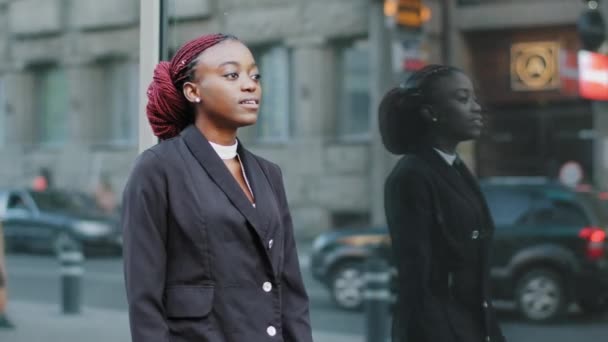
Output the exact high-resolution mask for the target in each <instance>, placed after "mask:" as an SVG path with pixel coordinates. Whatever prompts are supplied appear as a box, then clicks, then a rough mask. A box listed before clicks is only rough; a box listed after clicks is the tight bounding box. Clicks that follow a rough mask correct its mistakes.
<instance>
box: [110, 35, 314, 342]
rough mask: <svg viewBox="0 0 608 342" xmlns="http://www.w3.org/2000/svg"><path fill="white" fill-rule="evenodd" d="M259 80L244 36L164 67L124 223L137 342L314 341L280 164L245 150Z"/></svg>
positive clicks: (207, 45) (200, 45) (209, 43)
mask: <svg viewBox="0 0 608 342" xmlns="http://www.w3.org/2000/svg"><path fill="white" fill-rule="evenodd" d="M261 91H262V90H261V86H260V75H259V72H258V67H257V66H256V64H255V61H254V58H253V56H252V54H251V52H250V51H249V49H248V48H247V47H246V46H245V45H244V44H243V43H242V42H241V41H239V40H238V39H237V38H235V37H233V36H229V35H223V34H213V35H205V36H202V37H200V38H197V39H195V40H192V41H190V42H188V43H186V44H185V45H184V46H182V47H181V48H180V49H179V50H178V51H177V53H176V54H175V56H174V57H173V58H172V59H171V61H170V62H161V63H159V64H158V66H157V67H156V70H155V72H154V79H153V82H152V84H151V85H150V87H149V88H148V100H149V102H148V107H147V114H148V119H149V121H150V124H151V126H152V130H153V131H154V133H155V135H156V136H158V137H159V138H160V139H161V140H162V141H161V142H160V143H159V144H157V145H156V146H154V147H152V148H150V149H148V150H147V151H145V152H143V153H142V155H140V156H139V158H138V159H137V161H136V163H135V166H134V169H133V171H132V173H131V176H130V178H129V180H128V182H127V185H126V188H125V190H124V198H123V209H122V225H123V229H124V258H125V261H124V262H125V277H126V288H127V297H128V303H129V314H130V320H131V334H132V340H133V342H155V341H159V342H160V341H167V342H168V341H170V340H171V341H178V340H179V341H184V342H186V341H192V342H194V341H226V342H230V341H234V342H237V341H243V342H245V341H247V342H249V341H266V340H268V341H271V340H273V339H277V341H298V342H308V341H312V337H311V328H310V323H309V308H308V307H309V305H308V297H307V294H306V291H305V289H304V285H303V281H302V277H301V274H300V268H299V263H298V256H297V252H296V246H295V240H294V233H293V227H292V221H291V217H290V213H289V208H288V206H287V200H286V196H285V190H284V187H283V181H282V176H281V171H280V169H279V167H278V166H277V165H275V164H273V163H271V162H269V161H266V160H264V159H262V158H260V157H258V156H257V155H254V154H253V153H251V152H250V151H249V150H247V149H246V148H245V147H244V146H243V144H241V142H240V141H239V140H238V139H237V129H238V128H240V127H244V126H249V125H253V124H255V122H256V120H257V114H258V108H259V101H260V98H261Z"/></svg>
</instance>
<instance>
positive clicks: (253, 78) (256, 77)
mask: <svg viewBox="0 0 608 342" xmlns="http://www.w3.org/2000/svg"><path fill="white" fill-rule="evenodd" d="M251 79H252V80H254V81H259V80H261V79H262V75H260V74H253V75H251Z"/></svg>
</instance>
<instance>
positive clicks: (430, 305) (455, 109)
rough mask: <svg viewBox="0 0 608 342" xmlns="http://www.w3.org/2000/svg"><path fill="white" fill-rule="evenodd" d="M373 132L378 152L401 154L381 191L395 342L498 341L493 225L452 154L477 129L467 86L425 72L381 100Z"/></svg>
mask: <svg viewBox="0 0 608 342" xmlns="http://www.w3.org/2000/svg"><path fill="white" fill-rule="evenodd" d="M379 124H380V126H379V127H380V131H381V135H382V140H383V143H384V145H385V147H386V148H387V149H388V150H389V151H390V152H392V153H394V154H398V155H404V157H403V158H402V159H400V160H399V162H398V163H397V165H396V166H395V168H394V169H393V171H392V172H391V174H390V175H389V177H388V178H387V180H386V188H385V207H386V216H387V222H388V226H389V231H390V235H391V239H392V245H393V256H394V260H395V262H396V265H397V270H398V300H397V304H396V307H395V310H394V317H393V341H394V342H437V341H441V342H502V341H504V340H505V339H504V337H503V335H502V333H501V331H500V328H499V326H498V323H497V321H496V318H495V315H494V309H493V308H492V302H491V298H490V291H489V283H488V276H489V274H488V272H489V264H488V259H489V251H490V244H491V239H492V233H493V230H494V225H493V222H492V218H491V217H490V214H489V212H488V208H487V205H486V202H485V199H484V197H483V195H482V193H481V192H480V190H479V186H478V184H477V181H476V180H475V178H474V176H473V175H472V174H471V173H470V172H469V170H468V169H467V167H466V166H465V165H464V163H462V161H461V160H460V158H459V157H458V155H457V153H456V147H457V145H458V144H459V143H460V142H462V141H466V140H471V139H475V138H478V137H479V135H480V134H481V130H482V128H483V116H482V110H481V107H480V105H479V103H478V102H477V98H476V97H475V90H474V88H473V84H472V83H471V80H470V79H469V78H468V77H467V76H466V75H465V74H464V73H463V72H462V71H461V70H459V69H456V68H453V67H447V66H440V65H430V66H427V67H425V68H423V69H422V70H420V71H418V72H416V73H414V74H413V75H412V76H411V77H410V78H409V79H408V80H407V81H406V83H405V84H403V85H402V86H400V87H398V88H395V89H392V90H390V91H389V92H388V93H387V94H386V95H385V97H384V99H383V100H382V102H381V104H380V108H379Z"/></svg>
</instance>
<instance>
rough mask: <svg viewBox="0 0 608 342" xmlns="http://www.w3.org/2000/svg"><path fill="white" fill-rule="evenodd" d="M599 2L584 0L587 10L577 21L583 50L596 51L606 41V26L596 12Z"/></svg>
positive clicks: (599, 14)
mask: <svg viewBox="0 0 608 342" xmlns="http://www.w3.org/2000/svg"><path fill="white" fill-rule="evenodd" d="M598 1H599V0H586V2H587V6H588V9H587V10H585V12H583V14H581V16H580V18H579V20H578V25H577V26H578V32H579V36H580V39H581V43H582V45H583V49H585V50H589V51H597V49H598V48H599V47H600V46H601V45H602V43H603V42H604V40H606V24H605V22H604V19H603V18H602V14H601V13H600V12H599V10H598Z"/></svg>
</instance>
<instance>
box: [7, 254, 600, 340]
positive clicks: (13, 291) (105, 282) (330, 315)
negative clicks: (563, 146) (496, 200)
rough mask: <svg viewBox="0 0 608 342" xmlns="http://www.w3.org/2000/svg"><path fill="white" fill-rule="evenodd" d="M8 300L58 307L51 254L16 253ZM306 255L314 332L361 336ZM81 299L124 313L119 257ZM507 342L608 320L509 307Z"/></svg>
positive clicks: (577, 334) (95, 262) (96, 267)
mask: <svg viewBox="0 0 608 342" xmlns="http://www.w3.org/2000/svg"><path fill="white" fill-rule="evenodd" d="M7 259H8V271H9V281H10V299H11V300H16V301H24V302H36V303H45V304H51V305H57V307H59V304H58V303H59V264H58V262H57V261H56V260H55V259H53V258H51V257H48V256H31V255H24V254H13V255H9V256H8V258H7ZM305 260H306V259H305V257H303V262H302V267H303V269H302V272H303V276H304V280H305V283H306V286H307V290H308V293H309V296H310V300H311V319H312V325H313V329H314V331H316V332H324V333H335V334H341V335H356V336H363V334H364V329H365V324H364V323H365V322H364V317H363V314H362V313H357V312H346V311H343V310H340V309H337V308H336V307H335V306H334V304H333V303H332V302H331V299H330V297H329V295H328V292H327V291H326V290H325V289H324V288H323V287H322V286H321V285H320V284H319V283H317V282H316V281H314V280H313V279H312V278H311V277H310V275H309V272H308V269H307V263H306V261H305ZM84 267H85V273H84V278H83V292H84V293H83V296H84V297H83V300H84V305H85V306H87V307H94V308H99V309H109V310H117V311H122V312H124V311H126V299H125V291H124V283H123V276H122V260H121V259H120V258H94V259H89V260H87V261H86V262H85V265H84ZM499 317H500V319H501V322H502V326H503V329H504V332H505V335H506V336H507V338H508V340H509V341H517V342H528V341H529V342H539V341H552V342H572V341H594V340H597V341H599V340H605V339H606V338H607V337H608V317H607V316H603V317H589V316H582V315H580V314H578V313H576V312H571V313H570V314H569V315H568V316H567V317H566V318H564V319H563V320H562V321H560V322H556V323H553V324H551V325H535V324H530V323H525V322H522V321H521V320H520V319H519V318H518V317H517V315H516V314H515V313H514V312H513V311H512V310H508V309H503V310H501V311H500V312H499Z"/></svg>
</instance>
